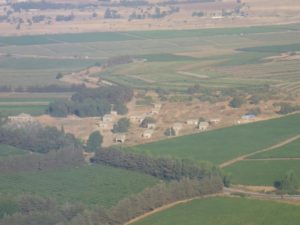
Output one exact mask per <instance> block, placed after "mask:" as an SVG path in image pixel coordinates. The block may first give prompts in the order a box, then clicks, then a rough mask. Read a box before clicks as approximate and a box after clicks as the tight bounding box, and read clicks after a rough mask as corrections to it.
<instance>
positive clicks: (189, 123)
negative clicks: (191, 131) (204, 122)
mask: <svg viewBox="0 0 300 225" xmlns="http://www.w3.org/2000/svg"><path fill="white" fill-rule="evenodd" d="M198 122H199V121H198V119H189V120H187V121H186V124H187V125H191V126H197V125H198Z"/></svg>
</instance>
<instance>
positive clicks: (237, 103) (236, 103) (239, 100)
mask: <svg viewBox="0 0 300 225" xmlns="http://www.w3.org/2000/svg"><path fill="white" fill-rule="evenodd" d="M244 102H245V101H244V99H243V98H242V97H239V96H237V97H234V98H233V99H232V100H231V101H230V102H229V105H230V106H231V107H232V108H240V107H241V105H243V104H244Z"/></svg>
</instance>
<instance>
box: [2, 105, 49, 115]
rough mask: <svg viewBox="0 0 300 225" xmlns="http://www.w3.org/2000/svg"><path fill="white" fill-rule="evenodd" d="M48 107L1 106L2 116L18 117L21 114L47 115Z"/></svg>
mask: <svg viewBox="0 0 300 225" xmlns="http://www.w3.org/2000/svg"><path fill="white" fill-rule="evenodd" d="M47 108H48V106H47V105H28V106H27V105H14V106H11V105H9V106H8V105H0V113H1V115H11V116H12V115H18V114H20V113H28V114H30V115H33V116H37V115H42V114H45V112H46V109H47Z"/></svg>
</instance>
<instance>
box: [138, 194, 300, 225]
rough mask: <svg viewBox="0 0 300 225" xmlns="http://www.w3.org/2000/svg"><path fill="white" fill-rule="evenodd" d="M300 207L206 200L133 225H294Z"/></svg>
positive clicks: (228, 200) (298, 215) (298, 218)
mask: <svg viewBox="0 0 300 225" xmlns="http://www.w3.org/2000/svg"><path fill="white" fill-rule="evenodd" d="M299 211H300V207H299V206H293V205H288V204H282V203H276V202H268V201H260V200H250V199H243V198H226V197H217V198H208V199H201V200H194V201H192V202H190V203H187V204H181V205H178V206H176V207H173V208H171V209H168V210H166V211H163V212H160V213H156V214H154V215H152V216H150V217H148V218H146V219H144V220H142V221H140V222H137V223H135V225H170V224H172V225H183V224H185V225H266V224H272V225H282V224H284V225H296V224H298V222H297V221H299V220H300V214H299Z"/></svg>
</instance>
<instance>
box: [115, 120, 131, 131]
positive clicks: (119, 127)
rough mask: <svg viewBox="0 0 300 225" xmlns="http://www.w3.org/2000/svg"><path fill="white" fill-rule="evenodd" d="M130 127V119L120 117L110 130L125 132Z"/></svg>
mask: <svg viewBox="0 0 300 225" xmlns="http://www.w3.org/2000/svg"><path fill="white" fill-rule="evenodd" d="M129 127H130V121H129V119H127V118H125V117H124V118H121V119H119V121H118V122H117V123H116V124H115V125H114V127H113V130H112V132H113V133H125V132H127V131H128V129H129Z"/></svg>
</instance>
